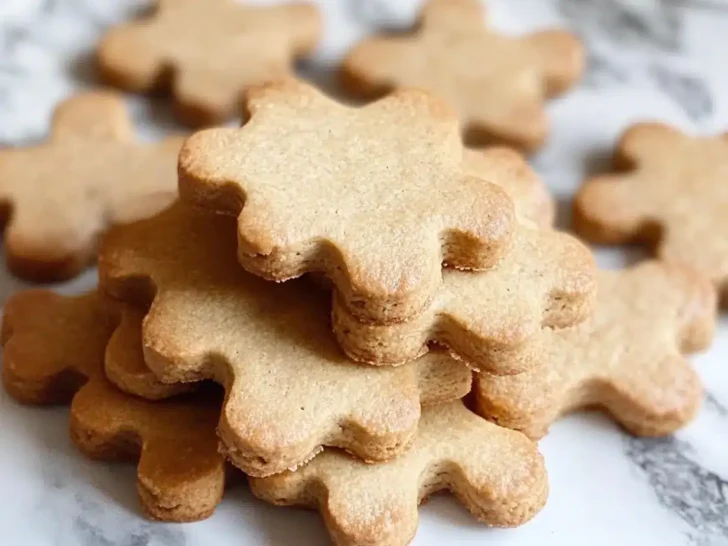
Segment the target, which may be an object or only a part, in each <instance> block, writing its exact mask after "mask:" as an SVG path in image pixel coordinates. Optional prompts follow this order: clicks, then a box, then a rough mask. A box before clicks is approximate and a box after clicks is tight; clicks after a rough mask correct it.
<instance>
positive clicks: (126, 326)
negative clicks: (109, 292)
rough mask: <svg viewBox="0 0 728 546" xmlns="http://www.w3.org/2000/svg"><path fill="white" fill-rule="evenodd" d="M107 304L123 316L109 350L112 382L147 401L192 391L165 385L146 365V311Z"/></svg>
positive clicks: (178, 385)
mask: <svg viewBox="0 0 728 546" xmlns="http://www.w3.org/2000/svg"><path fill="white" fill-rule="evenodd" d="M105 303H106V306H107V308H108V309H109V312H112V313H116V314H119V313H120V314H121V318H120V319H119V326H118V328H117V329H116V331H114V333H113V334H112V335H111V338H110V339H109V343H108V345H107V347H106V357H105V362H104V370H105V372H106V377H107V378H108V379H109V381H111V382H112V383H113V384H114V385H116V387H117V388H118V389H120V390H121V391H123V392H125V393H128V394H133V395H134V396H139V397H141V398H145V399H146V400H162V399H164V398H169V397H170V396H175V395H178V394H182V393H184V392H188V391H190V390H192V388H193V385H187V384H181V383H172V384H167V383H162V382H161V381H160V380H159V379H158V378H157V376H156V375H154V374H153V373H152V371H151V370H150V369H149V367H148V366H147V364H146V362H144V353H143V351H142V321H143V320H144V316H145V315H146V312H145V311H142V310H141V309H138V308H136V307H134V306H132V305H129V304H125V303H122V302H113V304H110V302H109V301H108V300H107V301H106V302H105Z"/></svg>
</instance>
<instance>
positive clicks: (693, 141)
mask: <svg viewBox="0 0 728 546" xmlns="http://www.w3.org/2000/svg"><path fill="white" fill-rule="evenodd" d="M614 167H615V170H616V172H615V173H613V174H607V175H602V176H597V177H594V178H591V179H589V180H587V181H586V182H585V183H584V185H583V186H582V188H581V189H580V190H579V193H578V194H577V196H576V200H575V202H574V228H575V230H576V231H577V233H579V234H580V235H582V236H583V237H585V238H586V239H588V240H590V241H593V242H595V243H602V244H623V243H630V242H642V243H645V244H647V245H648V246H650V247H654V249H655V250H656V253H657V256H658V257H659V258H660V259H662V260H665V261H668V262H678V263H682V264H686V265H687V266H689V267H694V268H696V269H698V270H699V271H700V272H702V273H703V274H704V275H706V276H708V277H709V278H710V279H711V280H712V281H713V283H714V284H715V286H716V287H717V288H718V292H719V294H720V295H721V296H722V298H723V302H724V304H725V303H728V212H726V211H728V184H726V179H727V178H728V176H727V175H726V172H728V171H727V169H728V136H726V135H725V134H723V135H718V136H714V137H691V136H688V135H685V134H683V133H681V132H679V131H678V130H677V129H674V128H672V127H669V126H667V125H663V124H660V123H638V124H636V125H634V126H632V127H630V128H629V129H628V130H627V131H626V132H625V133H624V135H623V136H622V138H621V140H620V141H619V143H618V144H617V148H616V152H615V157H614Z"/></svg>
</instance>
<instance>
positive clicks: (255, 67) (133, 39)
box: [98, 0, 322, 125]
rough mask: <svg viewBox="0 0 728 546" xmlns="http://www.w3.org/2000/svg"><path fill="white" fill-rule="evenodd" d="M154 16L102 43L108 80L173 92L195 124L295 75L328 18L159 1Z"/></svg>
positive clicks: (298, 10) (280, 9)
mask: <svg viewBox="0 0 728 546" xmlns="http://www.w3.org/2000/svg"><path fill="white" fill-rule="evenodd" d="M156 5H157V7H156V10H155V12H154V13H153V14H152V15H151V16H150V17H148V18H146V19H144V20H141V21H135V22H132V23H128V24H124V25H120V26H117V27H114V28H112V29H111V30H110V31H109V33H108V34H107V35H106V36H105V37H104V39H103V41H102V42H101V45H100V46H99V51H98V57H99V65H100V68H101V72H102V75H103V76H104V77H105V79H106V80H107V81H109V82H110V83H112V84H113V85H116V86H118V87H121V88H122V89H128V90H132V91H143V92H149V91H155V90H159V89H160V88H161V89H165V88H169V87H171V91H172V94H173V96H174V100H175V103H176V106H177V108H178V113H179V115H180V117H181V118H182V120H183V121H185V122H187V123H190V124H193V125H211V124H214V123H219V122H222V121H224V120H225V119H227V118H228V117H230V116H232V115H234V114H235V113H236V112H238V111H239V108H240V100H241V97H242V94H243V91H244V90H245V89H246V88H248V87H250V86H251V85H254V84H259V83H263V82H265V81H268V80H272V79H277V78H281V77H284V76H287V75H289V74H290V73H291V72H292V65H293V62H294V61H295V60H296V59H298V58H301V57H303V56H305V55H307V54H308V53H311V52H312V51H313V49H314V48H315V47H316V43H317V41H318V38H319V35H320V34H321V27H322V21H321V16H320V14H319V11H318V9H317V7H316V6H315V5H314V4H311V3H295V2H291V3H287V4H280V5H276V6H256V5H252V4H249V5H241V4H240V3H239V2H236V1H235V0H156Z"/></svg>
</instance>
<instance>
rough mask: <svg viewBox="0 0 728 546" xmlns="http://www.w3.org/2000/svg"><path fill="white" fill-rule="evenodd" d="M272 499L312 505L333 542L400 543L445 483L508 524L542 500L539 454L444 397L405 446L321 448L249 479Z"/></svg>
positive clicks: (479, 511)
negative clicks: (372, 460) (378, 453)
mask: <svg viewBox="0 0 728 546" xmlns="http://www.w3.org/2000/svg"><path fill="white" fill-rule="evenodd" d="M250 486H251V488H252V490H253V493H254V494H255V495H256V496H258V497H260V498H262V499H263V500H266V501H268V502H271V503H273V504H278V505H284V506H288V505H296V506H304V507H308V508H318V510H319V511H320V512H321V513H322V516H323V518H324V522H325V524H326V527H327V528H328V530H329V533H330V534H331V537H332V538H333V541H334V542H335V543H336V544H339V545H341V546H345V545H365V544H377V545H381V546H404V545H406V544H409V543H410V541H411V540H412V539H413V538H414V535H415V533H416V531H417V506H418V504H420V503H421V502H422V501H423V500H425V499H427V498H428V497H429V496H430V495H432V494H434V493H436V492H438V491H443V490H449V491H452V493H453V494H454V495H455V496H456V497H457V498H458V500H459V501H460V502H461V503H462V504H463V505H464V506H465V507H466V508H467V509H468V510H469V511H470V513H472V514H473V516H475V517H476V518H477V519H478V520H480V521H482V522H484V523H486V524H488V525H490V526H495V527H515V526H517V525H521V524H522V523H525V522H526V521H528V520H529V519H531V518H532V517H533V516H534V515H535V514H536V513H537V512H538V511H539V510H540V509H541V508H542V507H543V505H544V503H545V502H546V497H547V495H548V483H547V479H546V470H545V468H544V462H543V458H542V457H541V455H540V454H539V452H538V449H537V448H536V445H535V444H534V443H533V442H531V441H530V440H529V439H528V438H526V437H525V436H524V435H523V434H520V433H518V432H516V431H512V430H508V429H505V428H501V427H498V426H496V425H493V424H492V423H489V422H487V421H485V420H484V419H481V418H480V417H478V416H476V415H475V414H473V413H471V412H470V411H469V410H467V409H466V408H465V406H463V404H462V402H459V401H458V402H451V403H449V404H444V405H441V406H434V407H431V408H428V409H426V410H424V411H423V413H422V420H421V423H420V428H419V430H418V433H417V436H416V437H415V439H414V441H413V442H412V447H411V448H410V449H409V450H408V451H407V452H406V453H405V454H404V455H402V456H401V457H399V458H398V459H395V460H393V461H389V462H386V463H381V464H376V465H367V464H364V463H362V462H361V461H357V460H356V459H353V458H351V457H348V456H347V455H346V454H343V453H340V452H336V451H333V450H325V451H324V452H323V453H322V454H321V455H319V456H318V457H316V458H315V459H314V460H313V461H311V462H310V463H308V464H306V465H305V466H303V467H301V468H299V469H298V470H296V471H295V472H284V473H282V474H277V475H275V476H271V477H268V478H256V479H251V480H250Z"/></svg>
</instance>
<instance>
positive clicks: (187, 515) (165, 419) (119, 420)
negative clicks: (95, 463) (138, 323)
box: [2, 290, 225, 521]
mask: <svg viewBox="0 0 728 546" xmlns="http://www.w3.org/2000/svg"><path fill="white" fill-rule="evenodd" d="M104 305H105V303H104V302H102V301H100V300H99V296H98V295H97V294H96V293H91V294H88V295H85V296H80V297H76V298H66V297H63V296H58V295H56V294H54V293H52V292H48V291H42V290H34V291H27V292H22V293H20V294H17V295H15V296H14V297H13V298H11V299H10V301H8V303H7V305H6V306H5V310H4V317H3V323H2V343H3V346H4V349H3V366H2V377H3V383H4V386H5V389H6V390H7V391H8V392H9V393H10V394H11V395H12V396H13V397H14V398H16V399H17V400H19V401H20V402H23V403H26V404H49V403H63V402H69V401H70V402H71V437H72V438H73V440H74V442H75V443H76V445H77V446H78V447H79V449H80V450H81V451H83V452H84V453H85V454H86V455H88V456H89V457H92V458H96V459H103V460H116V459H129V458H131V459H138V460H139V466H138V489H139V497H140V501H141V505H142V508H143V509H144V511H145V512H146V513H147V514H148V515H149V516H150V517H152V518H154V519H160V520H164V521H192V520H198V519H202V518H205V517H208V516H209V515H211V514H212V512H213V510H214V509H215V506H217V504H218V503H219V502H220V499H221V497H222V493H223V488H224V486H225V461H224V458H223V456H222V455H220V454H219V453H218V451H217V444H218V440H217V436H216V434H215V425H216V423H217V419H218V416H219V413H220V401H221V397H220V396H218V395H217V393H209V392H205V393H200V394H198V395H196V396H188V397H185V398H177V399H175V400H170V401H166V402H163V403H154V402H148V401H145V400H142V399H140V398H136V397H134V396H130V395H127V394H124V393H122V392H121V391H119V390H118V389H116V387H114V386H113V385H112V384H111V383H110V382H109V381H107V379H106V378H105V377H104V372H103V364H104V353H105V350H106V345H107V343H108V341H109V338H110V337H111V335H112V333H113V332H114V329H115V328H116V325H117V322H118V319H117V318H116V317H114V316H113V315H114V313H109V312H108V311H107V310H106V309H105V308H104ZM136 343H139V340H136Z"/></svg>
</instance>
